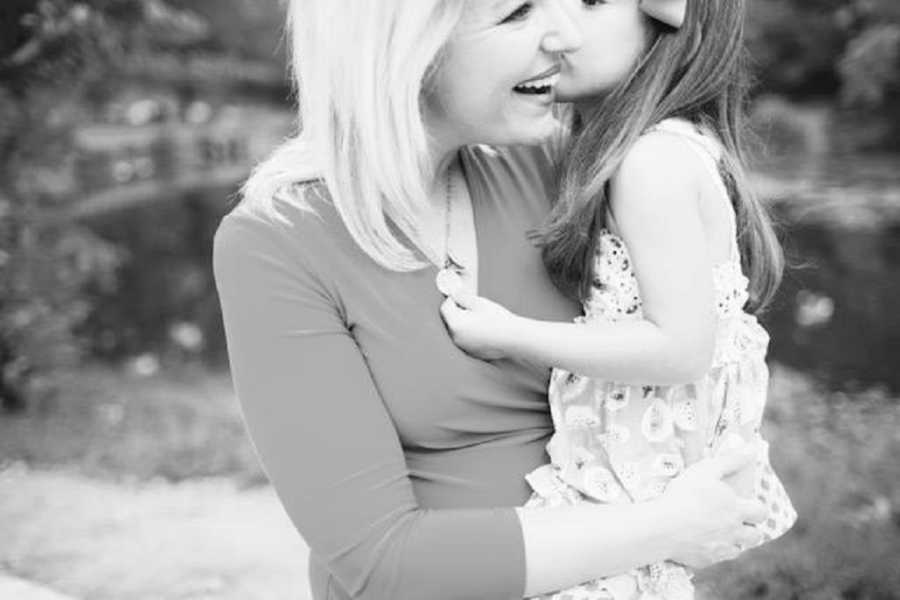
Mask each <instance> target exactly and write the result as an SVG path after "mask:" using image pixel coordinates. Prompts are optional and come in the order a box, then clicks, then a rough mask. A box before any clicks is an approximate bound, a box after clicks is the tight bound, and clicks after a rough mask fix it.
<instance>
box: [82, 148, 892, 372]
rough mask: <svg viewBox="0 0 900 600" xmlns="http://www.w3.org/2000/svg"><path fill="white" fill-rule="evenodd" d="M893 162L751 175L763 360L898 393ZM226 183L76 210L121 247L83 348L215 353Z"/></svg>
mask: <svg viewBox="0 0 900 600" xmlns="http://www.w3.org/2000/svg"><path fill="white" fill-rule="evenodd" d="M176 146H177V145H176ZM176 146H173V145H171V144H170V145H168V146H166V145H163V146H161V148H162V152H163V153H165V152H176V150H172V149H171V148H175V147H176ZM219 146H221V148H226V149H227V147H228V145H227V144H226V145H224V146H222V145H221V144H219ZM199 147H200V148H201V152H202V148H203V142H200V146H199ZM167 148H169V150H167ZM156 151H157V152H159V151H160V150H159V148H157V150H156ZM181 152H182V153H183V151H181ZM161 160H162V164H174V163H177V162H178V161H176V160H174V159H172V157H171V156H169V157H164V158H162V159H161ZM213 162H215V160H213ZM898 166H900V156H884V155H882V156H851V157H828V158H816V159H799V158H789V159H782V160H779V161H777V162H774V163H772V164H769V165H766V167H765V169H764V171H763V173H762V174H761V175H760V176H759V177H758V184H759V187H760V189H761V191H762V193H763V194H764V195H765V196H766V197H770V198H774V199H775V200H776V202H775V204H774V206H775V213H776V215H777V217H778V218H779V220H780V221H781V223H782V232H783V240H784V243H785V247H786V250H787V254H788V256H789V260H790V262H791V264H792V268H790V269H789V271H788V272H787V274H786V277H785V280H784V284H783V286H782V288H781V290H780V293H779V295H778V297H777V299H776V301H775V303H774V305H773V307H772V309H771V310H770V312H769V313H768V314H767V315H765V317H764V321H765V323H766V325H767V326H768V327H769V329H770V331H771V333H772V346H771V352H770V354H771V357H772V359H773V360H776V361H779V362H782V363H786V364H790V365H792V366H794V367H798V368H800V369H802V370H804V371H807V372H810V373H814V374H815V375H817V376H818V377H819V378H821V379H822V380H823V381H825V382H827V383H829V384H831V385H833V386H835V387H854V386H857V385H871V384H887V385H889V386H890V387H892V388H895V389H900V369H898V368H897V367H898V366H900V312H898V311H896V310H895V306H894V305H895V302H896V300H895V299H896V298H900V169H898V168H897V167H898ZM239 172H240V173H242V174H243V173H245V172H246V171H245V170H239ZM192 176H193V177H195V178H196V174H194V175H192ZM238 179H239V178H238V177H234V178H233V181H234V183H236V181H237V180H238ZM234 183H231V184H230V185H225V184H222V185H207V186H200V187H198V186H193V185H191V186H188V187H186V188H185V189H178V187H177V186H175V187H173V186H163V187H159V188H155V189H153V190H150V191H149V192H148V193H151V194H154V198H153V200H152V202H140V203H137V204H136V205H131V206H123V207H122V208H120V209H108V208H107V209H104V210H95V211H86V212H85V213H84V217H85V218H86V222H87V223H88V224H89V225H90V226H91V227H92V228H93V229H94V230H95V231H96V232H97V233H99V234H100V235H102V236H103V237H104V238H106V239H109V240H111V241H113V242H114V243H116V244H117V245H120V246H121V247H123V248H124V249H125V250H126V251H127V258H126V260H125V261H124V264H123V265H122V266H121V268H120V270H119V285H118V287H117V289H116V291H115V293H110V292H109V291H104V290H101V289H97V290H94V291H93V294H94V296H95V300H96V306H97V310H95V311H94V314H93V315H92V317H91V318H90V319H89V321H88V323H87V324H86V327H85V328H84V333H85V335H87V336H88V337H89V338H90V340H91V345H92V348H93V350H94V351H95V352H96V353H98V354H99V355H101V356H106V357H116V356H122V355H127V356H139V357H141V356H142V357H144V359H145V360H146V359H148V357H155V356H174V357H176V358H177V359H178V360H182V359H183V358H184V357H185V356H195V357H198V358H201V359H203V360H206V361H210V362H215V363H220V364H221V363H223V362H224V360H225V347H224V336H223V332H222V329H221V319H220V316H219V312H218V301H217V298H216V295H215V287H214V283H213V280H212V274H211V269H210V261H211V245H212V237H213V234H214V232H215V228H216V226H217V224H218V221H219V219H220V218H221V216H222V215H223V214H224V213H225V212H226V211H227V210H228V201H229V199H230V198H231V197H232V194H233V191H234Z"/></svg>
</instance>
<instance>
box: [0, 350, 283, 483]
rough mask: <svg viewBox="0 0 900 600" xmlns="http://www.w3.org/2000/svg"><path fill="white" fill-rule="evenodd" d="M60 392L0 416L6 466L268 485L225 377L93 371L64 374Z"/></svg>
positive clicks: (57, 379)
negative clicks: (16, 464) (226, 479)
mask: <svg viewBox="0 0 900 600" xmlns="http://www.w3.org/2000/svg"><path fill="white" fill-rule="evenodd" d="M52 384H53V387H54V388H56V389H57V390H59V391H58V392H57V393H55V394H52V395H48V396H47V397H45V398H43V399H42V400H40V401H38V402H35V403H34V405H33V406H31V407H30V408H29V410H28V412H27V413H26V414H24V415H19V416H0V466H2V463H3V462H6V463H9V462H24V463H25V464H27V465H29V466H30V467H32V468H58V467H64V468H67V469H74V470H77V471H78V472H81V473H83V474H85V475H88V476H91V477H95V478H100V479H113V480H115V479H122V480H139V481H143V480H149V479H153V478H162V479H165V480H167V481H176V482H177V481H181V480H184V479H190V478H196V477H211V476H228V477H233V478H235V479H237V480H238V481H239V482H241V483H243V484H248V485H252V484H256V483H264V482H265V481H266V477H265V474H264V473H263V471H262V469H261V468H260V466H259V463H258V462H257V460H256V457H255V455H254V453H253V449H252V446H251V445H250V443H249V441H248V439H247V437H246V435H245V432H244V426H243V423H242V421H241V417H240V411H239V408H238V405H237V402H236V399H235V396H234V393H233V391H232V387H231V380H230V378H229V375H228V374H227V373H225V372H209V371H205V370H203V369H201V368H199V367H184V368H182V369H180V370H168V371H160V372H158V373H157V374H155V375H151V376H139V375H136V374H130V373H128V372H122V371H118V370H113V369H110V368H105V367H99V366H93V367H85V368H83V369H81V370H78V371H72V372H65V373H58V374H56V375H55V376H54V378H53V382H52Z"/></svg>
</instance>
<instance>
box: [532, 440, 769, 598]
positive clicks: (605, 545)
mask: <svg viewBox="0 0 900 600" xmlns="http://www.w3.org/2000/svg"><path fill="white" fill-rule="evenodd" d="M755 458H756V453H755V452H754V450H753V448H742V449H739V450H736V451H734V452H731V453H728V454H723V455H721V456H719V457H717V458H714V459H707V460H703V461H700V462H698V463H695V464H693V465H691V466H690V467H688V468H687V469H686V470H685V472H683V473H682V474H681V475H679V476H678V477H676V478H675V479H674V480H672V482H671V483H670V484H669V485H668V487H667V488H666V492H665V493H664V494H663V495H662V496H661V497H660V498H659V499H657V500H653V501H649V502H642V503H637V504H619V505H617V504H591V503H588V504H581V505H576V506H566V507H559V508H553V509H546V508H541V509H528V508H521V509H519V517H520V518H521V520H522V529H523V532H524V538H525V555H526V557H527V563H528V569H527V577H528V579H527V584H526V596H535V595H539V594H544V593H548V592H552V591H555V590H559V589H564V588H567V587H570V586H571V585H572V583H571V582H573V581H577V582H584V581H588V580H590V579H596V578H597V577H601V576H604V575H615V574H618V573H624V572H627V571H629V570H630V569H632V568H634V567H637V566H642V565H647V564H651V563H654V562H658V561H661V560H674V561H676V562H680V563H683V564H685V565H688V566H689V567H693V568H695V569H699V568H703V567H706V566H709V565H710V564H713V563H715V562H719V561H722V560H728V559H732V558H735V557H736V556H737V555H738V554H739V553H740V552H741V550H742V549H744V548H750V547H753V546H756V545H759V544H760V543H762V533H761V532H760V531H758V530H757V529H755V528H753V527H750V526H749V525H747V524H746V523H759V522H762V520H763V519H765V518H766V514H767V513H766V509H765V507H764V506H763V505H762V504H761V503H759V502H757V501H755V500H740V499H738V498H737V496H736V494H735V491H734V490H733V489H732V488H731V487H730V486H729V485H727V484H725V483H723V479H724V478H726V477H730V476H732V475H734V474H735V473H742V472H744V471H746V470H747V469H751V468H752V465H753V463H754V461H755ZM586 559H589V560H586Z"/></svg>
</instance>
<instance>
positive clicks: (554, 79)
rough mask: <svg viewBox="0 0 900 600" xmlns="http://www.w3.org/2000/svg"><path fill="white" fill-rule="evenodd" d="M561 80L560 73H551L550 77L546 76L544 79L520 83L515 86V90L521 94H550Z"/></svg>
mask: <svg viewBox="0 0 900 600" xmlns="http://www.w3.org/2000/svg"><path fill="white" fill-rule="evenodd" d="M558 82H559V73H556V74H555V75H550V76H549V77H544V78H543V79H535V80H534V81H529V82H528V83H520V84H519V85H517V86H516V87H514V88H513V91H516V92H518V93H520V94H534V95H541V94H549V93H550V91H551V90H552V89H553V86H555V85H556V84H557V83H558Z"/></svg>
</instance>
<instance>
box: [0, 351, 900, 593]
mask: <svg viewBox="0 0 900 600" xmlns="http://www.w3.org/2000/svg"><path fill="white" fill-rule="evenodd" d="M56 383H57V385H58V386H59V387H60V389H61V390H63V391H62V393H60V394H58V395H57V396H56V397H55V398H48V399H46V400H44V401H42V402H40V403H37V404H35V405H34V406H33V407H32V408H31V409H30V410H29V412H28V413H27V414H25V415H23V416H19V417H2V418H0V466H2V464H3V463H6V464H7V465H8V464H10V463H13V462H20V463H24V464H25V465H27V466H28V467H29V468H31V469H51V468H52V469H58V468H60V467H62V468H65V469H66V470H67V471H74V472H76V473H79V474H83V475H87V476H89V477H90V478H93V479H101V480H105V481H106V482H109V483H110V484H115V483H116V482H122V481H129V482H147V481H152V480H159V479H162V480H165V481H170V482H181V481H184V480H194V479H200V478H205V477H209V476H225V477H227V478H230V479H232V480H233V481H235V482H236V483H237V485H238V487H239V488H242V487H246V486H248V485H251V486H252V485H255V484H261V483H264V482H265V475H264V474H263V473H262V471H261V469H260V468H259V466H258V464H257V462H256V459H255V457H254V454H253V451H252V448H251V446H250V444H249V442H248V441H247V439H246V436H245V434H244V430H243V426H242V423H241V419H240V413H239V410H238V407H237V404H236V402H235V398H234V394H233V392H232V389H231V383H230V379H229V377H228V374H227V373H224V372H218V373H216V372H208V371H204V370H200V369H193V368H185V369H183V370H181V371H177V372H171V371H166V372H161V373H159V374H156V375H153V376H150V377H139V376H136V375H130V374H127V373H122V372H119V371H114V370H110V369H105V368H101V367H89V368H86V369H84V370H81V371H78V372H70V373H63V374H59V375H58V376H57V378H56ZM766 437H767V438H768V439H769V441H770V442H771V446H772V460H773V463H774V466H775V468H776V470H777V471H778V472H779V474H780V475H781V477H782V479H783V480H784V481H785V484H786V486H787V488H788V491H789V493H790V495H791V497H792V499H793V500H794V503H795V506H796V507H797V510H798V511H799V513H800V520H799V521H798V523H797V525H796V526H795V528H794V529H793V530H792V531H791V532H790V533H789V534H788V535H787V536H785V537H784V538H782V539H780V540H777V541H775V542H773V543H771V544H768V545H767V546H765V547H763V548H760V549H757V550H753V551H751V552H749V553H748V554H747V555H745V556H744V557H742V558H741V559H740V560H738V561H733V562H730V563H725V564H722V565H719V566H717V567H715V568H713V569H709V570H707V571H706V572H704V573H703V574H701V575H700V576H699V577H698V589H699V590H700V592H701V597H702V598H706V599H712V598H716V599H721V600H729V599H732V598H733V599H739V598H740V599H743V598H765V599H779V600H780V599H793V598H797V599H801V600H807V599H809V600H818V599H822V600H826V599H829V600H830V599H835V598H838V599H847V600H888V599H894V598H900V569H898V568H897V565H898V564H900V461H898V460H897V457H898V456H900V403H898V398H894V397H891V396H890V395H889V394H888V393H886V392H884V391H878V390H872V391H864V392H859V393H854V394H852V395H848V394H843V393H839V392H829V391H827V390H824V389H822V388H820V387H819V386H817V385H816V384H815V383H814V382H813V381H811V380H810V379H809V378H807V377H805V376H803V375H800V374H798V373H796V372H793V371H790V370H787V369H780V368H776V369H774V375H773V381H772V391H771V399H770V403H769V411H768V414H767V423H766ZM0 470H2V469H0ZM3 502H4V500H3V499H2V498H0V503H3ZM48 543H49V542H48ZM47 552H48V553H52V552H53V549H52V548H51V547H48V548H47Z"/></svg>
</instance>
